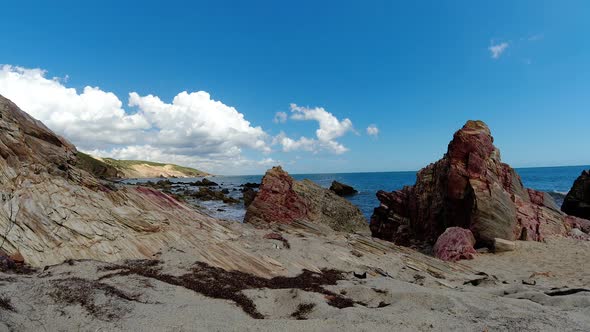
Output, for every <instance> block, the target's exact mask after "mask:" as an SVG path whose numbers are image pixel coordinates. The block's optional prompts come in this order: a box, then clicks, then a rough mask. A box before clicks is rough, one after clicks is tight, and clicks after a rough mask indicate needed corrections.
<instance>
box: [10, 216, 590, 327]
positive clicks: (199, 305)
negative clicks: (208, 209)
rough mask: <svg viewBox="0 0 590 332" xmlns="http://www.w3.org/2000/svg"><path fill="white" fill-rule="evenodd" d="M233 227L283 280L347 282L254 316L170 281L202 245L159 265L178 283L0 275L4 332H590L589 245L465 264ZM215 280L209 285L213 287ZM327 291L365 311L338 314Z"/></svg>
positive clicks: (89, 274)
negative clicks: (316, 277)
mask: <svg viewBox="0 0 590 332" xmlns="http://www.w3.org/2000/svg"><path fill="white" fill-rule="evenodd" d="M228 227H230V228H239V229H240V234H241V236H240V237H239V238H237V239H235V241H236V242H237V245H240V246H241V247H242V248H244V250H245V251H247V252H248V253H250V254H252V255H257V256H259V257H262V258H263V259H264V260H266V261H267V262H272V264H274V265H275V266H276V267H277V271H279V272H277V275H282V276H287V277H296V276H297V275H299V274H300V273H301V272H302V270H303V269H308V270H311V271H316V272H320V270H321V269H324V268H330V269H337V270H341V271H345V273H344V274H343V276H342V280H339V281H338V282H337V283H335V284H334V285H329V284H325V285H321V291H318V289H317V288H316V289H302V288H298V287H293V288H290V287H288V286H286V287H278V288H272V287H270V288H269V287H261V288H257V287H252V288H249V289H245V290H242V291H240V292H238V293H237V294H241V295H242V296H245V297H246V298H247V299H249V300H250V301H251V302H252V303H253V304H254V306H255V309H256V311H257V312H258V313H260V314H261V315H263V316H264V318H265V319H254V318H252V317H251V316H250V315H249V314H247V313H246V312H245V310H243V308H241V307H240V306H238V305H237V304H236V302H235V301H233V300H227V299H218V298H212V297H210V296H205V295H203V294H200V293H198V292H195V291H193V290H189V289H187V288H185V287H183V286H179V285H175V284H174V282H170V280H179V279H174V278H181V276H183V275H186V274H187V273H190V271H191V268H192V267H193V266H194V265H193V264H194V261H195V259H194V257H195V255H194V248H171V249H170V250H167V251H165V252H162V253H160V254H159V255H157V257H154V258H155V259H158V260H159V261H160V266H161V270H160V271H161V273H163V274H166V275H167V276H170V278H169V280H168V281H162V280H159V279H158V278H154V277H150V276H146V275H137V274H133V273H128V274H125V273H122V274H120V275H116V273H117V272H121V271H123V270H124V269H123V270H121V269H122V267H121V266H119V267H117V266H116V264H111V263H102V262H97V261H76V262H69V263H64V264H60V265H56V266H51V267H48V268H46V269H45V270H44V271H38V272H36V273H33V274H30V275H14V274H9V273H0V297H2V298H4V299H8V301H9V302H10V307H12V308H11V309H7V308H0V330H2V331H5V330H6V331H9V330H15V331H59V330H80V331H260V330H269V331H270V330H273V331H274V330H287V331H303V330H304V331H334V330H345V331H386V330H387V331H391V330H394V331H556V330H559V331H588V330H590V292H587V291H580V289H588V288H590V266H589V264H588V259H587V257H588V254H589V253H590V242H588V241H586V242H584V241H578V240H573V239H568V238H552V239H548V240H547V241H546V243H537V242H518V243H517V250H515V251H513V252H506V253H499V254H492V253H487V254H479V255H478V256H477V257H476V258H475V259H474V260H471V261H461V262H460V263H458V264H455V263H446V262H442V261H440V260H437V259H434V258H432V257H429V256H425V255H423V254H420V253H417V252H415V251H413V250H410V249H407V248H402V247H397V246H394V245H392V244H390V243H386V242H383V241H379V240H373V239H371V238H370V237H368V236H366V235H345V234H340V233H328V232H325V233H324V232H322V231H321V230H314V231H312V230H310V229H301V228H291V227H289V228H281V229H279V230H277V231H280V232H281V233H282V235H283V236H284V238H285V239H286V240H287V241H288V243H289V246H290V249H288V248H286V247H285V243H283V242H281V241H275V240H267V239H263V235H264V234H266V233H268V230H267V231H263V230H258V229H255V228H254V227H251V226H248V225H241V224H230V225H229V226H228ZM122 265H128V264H122ZM353 272H356V273H357V276H355V275H354V274H353ZM363 273H366V278H361V277H362V274H363ZM113 274H114V275H113ZM109 275H111V276H109ZM224 275H226V273H223V272H221V274H219V275H218V276H219V278H220V280H221V278H223V276H224ZM227 275H229V274H227ZM253 277H254V276H253ZM215 280H216V279H215V278H213V279H211V283H210V284H208V283H205V284H206V285H209V286H211V287H213V285H214V284H215ZM231 282H233V281H230V283H231ZM206 287H208V286H206ZM564 289H567V290H568V291H565V292H561V293H560V292H559V290H564ZM326 294H336V295H337V296H340V297H342V298H346V299H348V300H351V301H353V302H354V305H352V306H351V307H346V308H337V307H334V306H331V305H329V304H328V302H329V301H330V299H331V296H330V295H326ZM332 298H333V296H332ZM296 318H300V319H299V320H298V319H296Z"/></svg>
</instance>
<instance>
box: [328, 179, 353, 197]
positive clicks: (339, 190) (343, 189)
mask: <svg viewBox="0 0 590 332" xmlns="http://www.w3.org/2000/svg"><path fill="white" fill-rule="evenodd" d="M330 190H331V191H333V192H334V193H335V194H336V195H338V196H350V195H354V194H356V193H358V191H356V189H354V188H353V187H351V186H349V185H347V184H344V183H340V182H338V181H332V185H331V186H330Z"/></svg>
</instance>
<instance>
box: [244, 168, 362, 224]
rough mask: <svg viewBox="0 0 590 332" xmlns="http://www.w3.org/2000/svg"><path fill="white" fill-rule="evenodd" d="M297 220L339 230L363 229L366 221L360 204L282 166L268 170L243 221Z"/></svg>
mask: <svg viewBox="0 0 590 332" xmlns="http://www.w3.org/2000/svg"><path fill="white" fill-rule="evenodd" d="M297 221H302V222H311V223H316V224H323V225H327V226H329V227H330V228H332V229H334V230H337V231H346V232H353V231H363V230H367V229H368V225H367V221H366V219H365V217H364V216H363V214H362V213H361V211H360V210H359V208H358V207H356V206H354V205H352V204H351V203H350V202H349V201H347V200H346V199H344V198H342V197H340V196H338V195H336V194H334V193H333V192H331V191H329V190H327V189H324V188H322V187H320V186H318V185H317V184H315V183H314V182H312V181H309V180H303V181H295V180H293V178H292V177H291V176H289V174H288V173H287V172H285V171H284V170H283V169H282V168H281V167H280V166H276V167H273V168H272V169H270V170H268V171H267V172H266V174H265V175H264V177H263V178H262V184H261V185H260V189H259V191H258V194H256V197H255V198H254V200H253V201H252V203H251V204H250V205H249V206H248V209H247V210H246V216H245V217H244V222H246V223H251V224H254V225H257V226H263V227H264V226H268V225H269V224H292V223H294V222H297Z"/></svg>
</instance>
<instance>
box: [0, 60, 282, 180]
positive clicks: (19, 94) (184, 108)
mask: <svg viewBox="0 0 590 332" xmlns="http://www.w3.org/2000/svg"><path fill="white" fill-rule="evenodd" d="M46 74H47V73H46V72H45V71H44V70H41V69H27V68H22V67H15V66H10V65H3V66H1V67H0V94H2V95H3V96H5V97H6V98H9V99H11V100H12V101H13V102H15V103H16V104H17V105H19V107H21V108H22V109H23V110H25V111H26V112H28V113H29V114H31V115H32V116H33V117H35V118H37V119H39V120H41V121H42V122H44V123H45V124H46V125H47V126H48V127H49V128H51V129H52V130H54V131H55V132H57V133H59V134H61V135H63V136H65V137H66V138H68V139H69V140H71V141H72V142H73V143H74V144H76V145H77V146H78V147H80V148H81V149H82V150H84V151H88V152H94V153H95V154H97V155H101V156H110V157H115V158H123V159H145V160H153V161H161V162H174V163H179V164H184V165H192V166H196V167H201V168H206V169H207V170H209V171H211V172H218V170H219V169H218V168H216V167H218V166H222V164H223V165H225V166H227V164H228V163H231V164H233V165H240V164H243V163H246V162H248V160H247V159H245V158H243V157H242V156H241V153H242V149H244V148H248V149H253V150H256V151H260V152H264V153H268V152H270V147H269V145H268V144H267V140H268V139H269V137H268V135H267V134H266V132H264V130H263V129H262V128H261V127H258V126H253V125H252V124H251V123H250V122H249V121H247V120H246V119H245V118H244V115H243V114H241V113H239V112H238V111H237V110H236V109H235V108H234V107H231V106H227V105H225V104H223V103H222V102H220V101H216V100H214V99H212V98H211V96H210V95H209V94H208V93H207V92H204V91H199V92H192V93H188V92H186V91H184V92H181V93H179V94H178V95H176V97H174V99H173V100H172V102H171V103H166V102H164V101H162V100H161V99H160V98H159V97H157V96H153V95H147V96H141V95H139V94H138V93H136V92H131V93H130V94H129V102H128V106H130V107H132V108H133V110H134V112H130V111H126V110H125V109H124V108H123V102H122V101H121V100H120V99H119V98H118V97H117V96H116V95H115V94H113V93H112V92H106V91H103V90H101V89H100V88H99V87H91V86H87V87H85V88H84V89H83V90H82V91H81V92H78V91H76V89H73V88H68V87H66V86H65V85H64V84H65V82H66V80H62V79H57V78H53V79H52V78H47V77H46ZM229 159H231V160H229ZM203 165H206V166H203ZM207 165H210V166H207ZM225 168H227V167H225Z"/></svg>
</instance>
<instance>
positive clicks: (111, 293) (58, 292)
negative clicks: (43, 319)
mask: <svg viewBox="0 0 590 332" xmlns="http://www.w3.org/2000/svg"><path fill="white" fill-rule="evenodd" d="M53 286H54V289H53V291H51V292H50V293H49V296H51V298H52V299H53V300H54V301H55V302H56V303H62V304H67V305H75V304H78V305H80V306H81V307H82V308H84V309H85V310H86V311H87V312H88V313H89V314H90V315H92V316H94V317H96V318H98V319H102V320H113V319H117V318H120V317H121V315H122V314H124V310H121V309H122V308H118V307H117V306H115V305H113V304H112V303H106V304H99V303H98V302H97V301H96V296H97V293H98V292H102V293H103V294H104V295H105V296H106V297H107V298H118V299H122V300H125V301H132V302H141V301H140V300H139V299H138V296H137V295H133V294H127V293H125V292H123V291H121V290H119V289H117V288H116V287H113V286H111V285H107V284H105V283H102V282H99V281H95V280H87V279H82V278H66V279H59V280H55V281H53Z"/></svg>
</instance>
